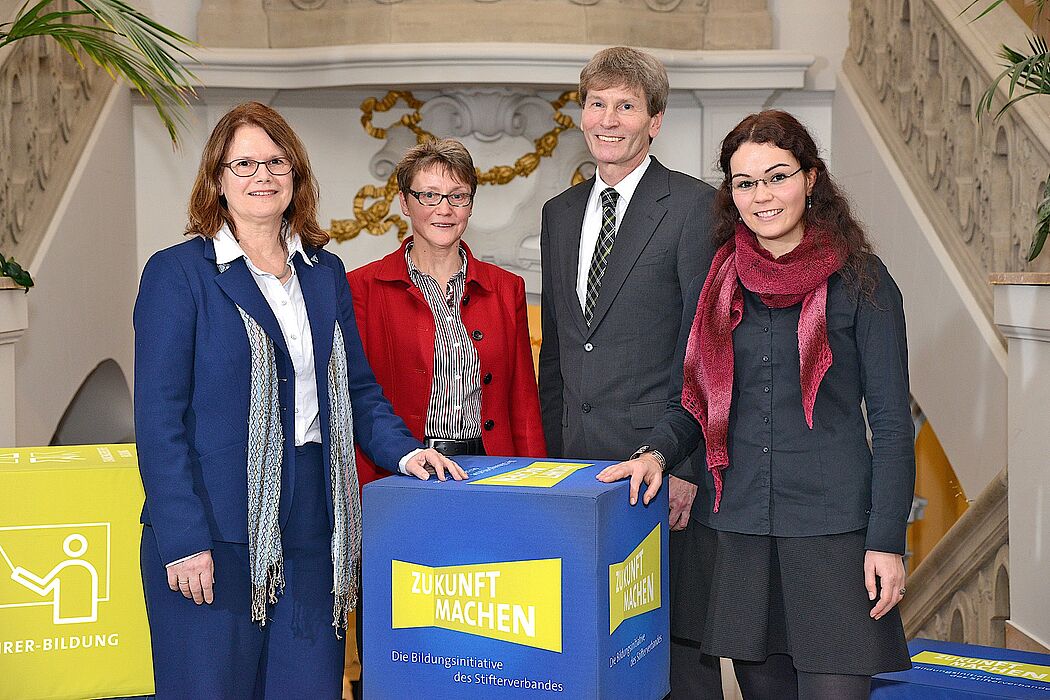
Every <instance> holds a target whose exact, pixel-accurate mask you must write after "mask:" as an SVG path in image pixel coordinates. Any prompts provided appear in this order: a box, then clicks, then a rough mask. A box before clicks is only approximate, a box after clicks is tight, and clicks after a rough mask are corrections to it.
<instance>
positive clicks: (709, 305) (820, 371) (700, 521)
mask: <svg viewBox="0 0 1050 700" xmlns="http://www.w3.org/2000/svg"><path fill="white" fill-rule="evenodd" d="M719 164H720V166H721V169H722V171H723V173H724V174H725V179H724V181H723V182H722V185H721V188H720V189H719V191H718V194H717V197H716V199H715V204H714V207H715V212H714V216H715V220H716V222H717V224H716V227H715V233H714V237H715V240H714V243H715V246H716V248H717V252H716V254H715V257H714V261H713V262H712V265H711V268H710V271H709V272H708V274H707V276H706V279H699V280H697V281H696V283H695V284H694V289H693V299H695V301H696V303H695V304H690V305H687V307H686V313H685V317H684V318H683V320H682V332H681V335H680V339H679V358H680V360H681V362H680V363H679V365H678V366H679V367H680V369H681V374H680V375H678V377H677V378H676V379H677V381H676V382H675V383H674V384H675V385H676V386H677V387H678V388H680V390H681V393H680V394H678V393H676V394H675V396H673V397H672V399H671V401H669V403H668V409H667V412H666V413H665V415H664V418H663V419H662V420H661V422H660V424H659V425H658V426H657V427H656V428H655V429H654V431H653V434H652V436H651V438H650V440H648V441H647V442H648V444H647V445H645V446H644V449H642V450H640V453H639V454H638V456H637V457H635V458H634V459H631V460H630V461H627V462H623V463H620V464H617V465H614V466H611V467H608V468H607V469H605V470H604V471H603V472H601V473H600V474H599V476H598V478H599V479H601V480H602V481H614V480H616V479H621V478H624V477H630V478H631V489H630V498H631V502H632V504H633V503H636V502H637V499H638V493H639V488H640V486H641V483H642V482H645V483H646V484H647V487H646V489H645V492H644V495H643V497H642V500H643V502H644V503H648V502H649V501H650V500H651V499H652V498H653V497H654V496H655V494H656V492H657V491H658V489H659V488H660V485H661V482H662V472H663V467H664V465H665V464H677V463H678V462H679V461H680V460H681V458H682V457H683V456H685V455H687V454H689V453H690V452H691V451H692V450H693V449H694V448H696V447H697V446H698V445H700V444H703V446H704V452H705V454H706V457H707V477H706V482H705V483H702V484H701V485H700V489H699V492H698V494H697V497H696V504H699V505H694V509H693V514H692V517H693V518H694V520H696V521H697V522H694V523H693V524H692V527H690V528H689V530H688V532H689V533H690V535H689V536H690V538H691V545H690V546H691V547H692V549H693V551H694V552H695V553H696V554H695V556H694V557H692V558H691V561H692V562H693V563H692V569H693V571H692V575H693V576H694V577H695V580H696V586H695V587H694V589H695V590H694V593H695V595H694V600H693V603H694V608H695V609H696V630H695V634H696V636H695V638H696V639H698V640H700V641H701V649H702V651H703V652H704V653H706V654H711V655H714V656H722V657H727V658H732V659H733V662H734V667H735V670H736V675H737V679H738V681H739V682H740V686H741V690H742V691H743V694H744V697H745V698H746V699H747V700H753V699H755V698H777V700H785V699H786V698H795V697H798V698H832V697H833V698H840V699H852V698H867V697H868V694H869V687H870V681H871V676H872V675H874V674H876V673H881V672H884V671H896V670H901V669H906V668H909V667H910V662H909V659H908V650H907V646H906V644H905V639H904V630H903V627H902V625H901V619H900V615H899V613H898V611H897V608H896V605H897V603H899V602H900V600H901V598H902V597H903V596H904V594H905V585H904V583H905V570H904V564H903V562H902V556H901V555H902V554H903V553H904V549H905V532H906V528H907V519H908V514H909V512H910V509H911V502H912V494H913V489H914V477H915V457H914V433H913V424H912V419H911V410H910V399H909V389H908V351H907V341H906V337H905V336H906V334H905V325H904V308H903V301H902V299H901V294H900V291H899V290H898V289H897V285H896V284H895V283H894V281H893V279H892V278H891V277H890V274H889V272H888V271H887V270H886V267H885V266H884V265H883V263H882V261H881V260H879V258H878V257H876V256H875V255H874V254H873V253H872V251H871V245H870V244H869V242H868V240H867V237H866V235H865V232H864V230H863V228H862V227H861V226H860V224H859V223H858V222H857V221H856V219H854V217H853V215H852V213H851V212H850V209H849V205H848V203H847V201H846V199H845V197H844V196H843V194H842V193H841V192H840V190H839V189H838V188H837V187H836V186H835V184H834V182H833V181H832V180H831V178H830V176H829V174H828V171H827V167H826V165H825V164H824V161H823V160H821V158H820V156H819V155H818V152H817V147H816V144H815V143H814V142H813V139H812V137H811V136H810V135H809V133H808V132H807V131H806V129H805V127H803V126H802V124H800V123H799V122H798V120H796V119H795V118H794V117H793V116H791V115H790V114H787V113H786V112H781V111H776V110H767V111H764V112H761V113H759V114H752V115H750V116H748V117H747V118H745V119H744V120H743V121H742V122H740V124H738V125H737V126H736V127H735V128H734V129H733V130H732V131H731V132H730V133H729V134H728V135H727V136H726V137H725V140H724V141H723V142H722V149H721V155H720V159H719ZM862 402H863V403H864V405H865V407H866V418H865V412H864V410H862V407H861V404H862ZM869 427H870V429H871V435H872V439H871V444H870V446H869V443H868V441H867V429H868V428H869Z"/></svg>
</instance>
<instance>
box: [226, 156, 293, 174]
mask: <svg viewBox="0 0 1050 700" xmlns="http://www.w3.org/2000/svg"><path fill="white" fill-rule="evenodd" d="M219 165H221V166H223V167H224V168H229V169H230V170H231V171H232V172H233V174H234V175H236V176H237V177H251V176H252V175H254V174H255V173H257V172H258V171H259V166H260V165H265V166H266V169H267V170H268V171H269V172H270V174H271V175H287V174H288V173H290V172H292V161H291V160H289V159H288V158H271V159H270V160H252V159H251V158H238V159H237V160H231V161H230V162H229V163H220V164H219Z"/></svg>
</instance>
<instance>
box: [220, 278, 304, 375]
mask: <svg viewBox="0 0 1050 700" xmlns="http://www.w3.org/2000/svg"><path fill="white" fill-rule="evenodd" d="M215 282H216V284H218V285H219V288H220V289H222V291H223V292H224V293H225V294H226V296H228V297H229V298H230V300H231V301H233V303H234V304H236V305H237V306H239V307H241V308H242V309H244V312H245V313H246V314H248V315H249V316H251V317H252V318H253V319H255V321H256V323H258V324H259V325H260V326H261V327H262V329H263V330H264V331H266V335H268V336H270V339H271V340H273V344H274V346H275V347H277V348H279V349H280V350H281V352H283V353H284V354H285V355H288V346H287V345H285V342H284V334H283V333H281V326H280V324H278V323H277V317H276V316H274V315H273V311H272V310H271V309H270V305H269V304H268V303H266V297H264V296H263V293H262V292H261V291H260V290H259V285H257V284H256V283H255V279H254V278H253V277H252V271H251V270H249V269H248V265H247V264H246V263H245V262H244V258H237V259H236V260H234V261H233V262H231V263H230V266H229V268H227V270H226V272H222V273H218V275H217V276H216V278H215Z"/></svg>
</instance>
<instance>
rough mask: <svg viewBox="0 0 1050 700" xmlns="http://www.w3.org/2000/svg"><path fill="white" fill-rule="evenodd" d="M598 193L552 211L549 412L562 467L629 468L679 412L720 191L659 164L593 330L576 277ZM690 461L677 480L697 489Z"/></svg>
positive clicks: (546, 294)
mask: <svg viewBox="0 0 1050 700" xmlns="http://www.w3.org/2000/svg"><path fill="white" fill-rule="evenodd" d="M593 185H594V179H593V178H592V179H590V180H587V181H586V182H583V183H581V184H579V185H576V186H575V187H572V188H570V189H568V190H566V191H565V192H562V193H561V194H560V195H558V196H557V197H554V198H553V199H551V200H550V201H548V202H547V203H546V204H545V205H544V207H543V223H542V228H541V232H540V251H541V260H542V277H543V291H542V302H543V307H542V318H543V345H542V347H541V348H540V376H539V387H540V408H541V411H542V414H543V431H544V435H545V437H546V439H547V451H548V453H549V454H550V455H551V456H555V457H559V456H560V457H566V458H578V459H617V460H619V459H626V458H627V457H628V456H630V454H631V453H632V452H633V451H634V450H635V449H637V448H638V447H639V446H640V445H642V444H643V441H644V440H645V439H646V438H647V437H648V436H649V433H650V432H651V429H652V427H653V426H655V425H656V423H657V422H658V421H659V419H660V416H661V415H662V414H663V411H664V407H665V406H666V405H667V400H668V394H669V388H670V387H669V379H670V376H671V364H672V360H673V357H674V352H675V346H676V343H677V340H678V333H679V327H680V325H681V319H682V305H683V297H684V296H685V295H686V293H687V291H688V290H689V287H690V283H691V282H692V281H693V279H694V278H695V277H697V276H698V275H705V274H707V270H708V268H709V267H710V265H711V257H712V252H713V251H712V247H711V235H710V228H711V203H712V199H713V197H714V192H715V191H714V189H713V188H712V187H711V186H710V185H707V184H706V183H703V182H701V181H700V180H697V179H695V178H692V177H690V176H688V175H685V174H683V173H679V172H675V171H672V170H668V169H667V168H665V167H664V166H663V165H661V164H660V163H659V162H658V161H657V160H656V159H655V158H654V159H653V162H652V163H650V164H649V168H648V169H647V170H646V172H645V175H643V176H642V179H641V181H640V182H639V183H638V188H637V189H636V190H635V192H634V195H633V197H632V198H631V203H630V205H629V206H628V207H627V211H626V213H625V214H624V217H623V221H622V222H621V223H620V226H619V229H618V231H617V234H616V241H615V243H614V244H613V249H612V253H611V254H610V256H609V260H608V266H607V267H606V270H605V276H604V278H603V279H602V288H601V293H600V294H599V296H598V303H597V305H596V307H595V310H594V316H593V318H592V320H591V325H590V327H588V326H587V323H586V321H584V319H583V311H582V309H581V308H580V302H579V298H578V297H577V296H576V274H577V270H578V263H579V256H580V235H581V230H582V227H583V216H584V209H585V207H586V205H587V197H588V195H589V194H590V192H591V188H592V187H593ZM689 461H690V460H688V459H687V460H685V462H684V463H683V464H682V465H681V466H680V467H679V468H678V469H676V471H675V472H674V473H675V474H676V475H678V476H682V477H683V478H687V479H689V480H690V481H693V482H694V483H695V482H696V476H695V475H693V474H692V473H691V469H690V466H691V465H690V464H689Z"/></svg>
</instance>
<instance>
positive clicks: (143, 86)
mask: <svg viewBox="0 0 1050 700" xmlns="http://www.w3.org/2000/svg"><path fill="white" fill-rule="evenodd" d="M56 1H57V0H39V1H38V2H36V3H35V4H33V3H32V0H29V1H28V2H26V4H25V5H23V6H22V9H21V10H19V12H18V15H17V16H16V17H15V20H14V21H13V22H8V23H5V24H0V48H2V47H3V46H6V45H7V44H10V43H12V42H15V41H18V40H20V39H25V38H27V37H30V36H46V37H50V38H51V39H53V40H55V41H56V42H58V44H59V45H60V46H61V47H62V48H63V49H65V50H66V51H67V52H68V53H69V54H70V55H72V56H73V58H75V59H76V60H77V62H78V63H81V64H82V61H81V55H82V53H83V54H84V55H86V56H87V57H88V58H89V59H90V60H92V61H93V62H95V63H96V64H98V65H99V66H101V67H102V68H104V69H105V71H106V72H107V73H108V74H109V75H110V77H112V78H114V79H116V78H124V79H125V80H127V81H128V82H129V83H131V85H132V87H134V88H135V89H136V90H137V91H138V92H139V93H140V94H141V95H142V96H143V97H145V98H146V99H148V100H149V101H150V102H152V103H153V106H154V108H155V109H156V110H157V114H158V115H160V118H161V121H163V122H164V126H165V128H166V129H167V130H168V135H169V136H170V138H171V141H172V143H173V144H175V145H176V146H177V145H178V143H179V127H181V126H184V125H185V113H186V108H187V107H188V106H189V99H190V97H193V96H195V95H196V92H195V91H194V89H193V83H195V82H196V76H194V75H193V73H191V72H190V71H189V70H188V69H187V68H185V67H184V66H183V64H182V61H184V60H186V61H190V62H194V63H195V62H196V60H195V59H194V58H193V57H192V56H191V55H190V54H189V53H187V51H186V49H187V48H191V47H195V46H197V45H196V44H195V43H194V42H192V41H190V40H189V39H187V38H186V37H184V36H182V35H180V34H178V33H177V32H174V31H172V30H170V29H168V28H166V27H164V26H162V25H160V24H158V23H157V22H155V21H154V20H152V19H150V18H149V17H148V16H146V15H145V14H143V13H141V12H139V11H138V10H136V9H135V8H133V7H131V6H130V5H128V4H127V3H125V2H122V1H121V0H74V2H73V7H74V8H75V9H70V10H63V11H47V10H48V8H49V6H52V5H54V4H55V3H56Z"/></svg>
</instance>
